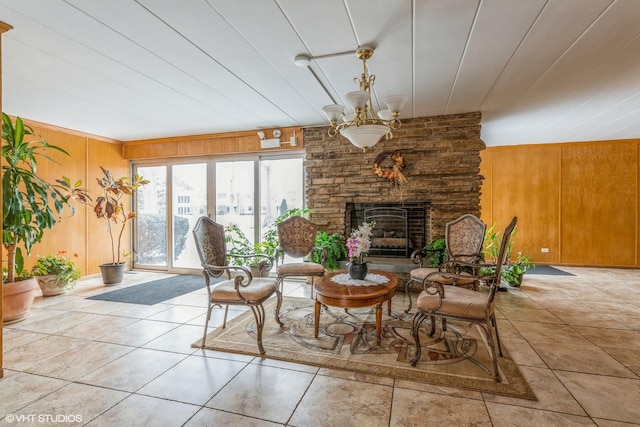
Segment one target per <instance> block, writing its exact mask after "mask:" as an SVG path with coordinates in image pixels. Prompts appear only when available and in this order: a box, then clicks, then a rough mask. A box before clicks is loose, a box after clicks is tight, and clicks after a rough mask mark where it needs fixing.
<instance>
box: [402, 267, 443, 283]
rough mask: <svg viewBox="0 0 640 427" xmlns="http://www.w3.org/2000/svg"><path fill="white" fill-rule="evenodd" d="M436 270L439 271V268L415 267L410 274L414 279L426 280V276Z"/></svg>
mask: <svg viewBox="0 0 640 427" xmlns="http://www.w3.org/2000/svg"><path fill="white" fill-rule="evenodd" d="M436 271H438V269H437V268H426V267H423V268H414V269H413V270H411V272H410V273H409V275H410V276H411V278H412V279H413V280H417V281H418V282H422V281H423V280H424V278H425V277H427V275H429V274H431V273H435V272H436Z"/></svg>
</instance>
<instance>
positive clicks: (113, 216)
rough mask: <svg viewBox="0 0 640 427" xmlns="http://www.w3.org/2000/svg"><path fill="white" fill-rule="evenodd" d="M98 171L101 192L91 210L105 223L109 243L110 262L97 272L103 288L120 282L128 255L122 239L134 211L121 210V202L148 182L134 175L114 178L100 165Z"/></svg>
mask: <svg viewBox="0 0 640 427" xmlns="http://www.w3.org/2000/svg"><path fill="white" fill-rule="evenodd" d="M100 169H101V170H102V174H103V176H102V177H100V178H96V180H97V181H98V186H99V187H100V188H101V189H102V192H101V193H100V195H99V196H98V197H97V198H96V201H95V204H94V205H93V211H94V212H95V214H96V217H97V218H98V219H101V220H104V221H105V223H106V226H107V232H108V233H109V240H110V242H111V262H107V263H103V264H100V272H101V273H102V282H103V283H104V284H105V285H116V284H119V283H122V278H123V275H124V267H125V261H124V260H125V259H126V258H127V257H128V256H129V252H128V251H126V250H124V249H123V248H122V236H123V235H124V230H125V227H126V225H127V223H128V222H130V221H133V220H134V219H135V218H136V214H135V213H134V212H132V211H127V210H125V208H124V203H123V200H122V199H123V198H124V197H130V196H131V195H132V194H133V193H135V192H136V191H137V190H138V188H140V187H141V186H143V185H147V184H148V183H149V181H148V180H146V179H144V178H143V177H141V176H140V175H138V174H135V175H134V176H133V178H129V177H126V176H124V177H121V178H116V177H114V176H113V174H112V173H111V172H110V171H108V170H107V169H105V168H103V167H102V166H100ZM114 229H115V230H114Z"/></svg>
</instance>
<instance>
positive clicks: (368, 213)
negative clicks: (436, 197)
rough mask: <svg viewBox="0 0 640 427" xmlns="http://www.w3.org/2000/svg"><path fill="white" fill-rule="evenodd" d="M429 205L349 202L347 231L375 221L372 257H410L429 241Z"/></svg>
mask: <svg viewBox="0 0 640 427" xmlns="http://www.w3.org/2000/svg"><path fill="white" fill-rule="evenodd" d="M429 206H430V205H429V204H428V203H403V204H381V203H348V204H347V221H346V222H347V224H346V226H347V232H346V234H347V235H348V234H349V233H350V232H351V230H352V229H355V228H357V227H358V226H359V225H360V224H362V223H363V222H371V221H374V222H375V223H376V226H375V227H374V229H373V235H372V239H371V249H370V251H369V254H370V255H374V256H392V257H407V258H408V257H409V256H410V255H411V252H413V250H415V249H418V248H422V247H424V245H425V244H426V242H427V238H428V236H427V235H426V234H427V232H426V228H427V227H426V220H427V217H428V214H427V213H428V209H429Z"/></svg>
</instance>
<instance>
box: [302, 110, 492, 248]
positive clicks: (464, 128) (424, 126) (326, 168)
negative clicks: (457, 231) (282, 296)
mask: <svg viewBox="0 0 640 427" xmlns="http://www.w3.org/2000/svg"><path fill="white" fill-rule="evenodd" d="M480 121H481V114H480V113H479V112H474V113H465V114H453V115H447V116H436V117H423V118H415V119H409V120H406V121H405V120H403V121H402V127H401V128H400V129H399V130H397V131H395V132H394V135H393V139H392V140H390V141H381V142H379V143H378V144H377V145H375V146H374V147H372V148H371V149H369V151H368V152H366V153H363V152H362V150H361V149H359V148H356V147H354V146H353V145H352V144H351V143H350V142H349V141H348V140H347V139H346V138H344V137H342V136H341V135H338V136H335V137H333V138H331V137H329V136H328V135H327V129H328V127H315V128H305V129H304V144H305V149H306V187H307V206H308V207H309V208H310V209H311V220H312V221H314V222H315V223H317V224H318V228H319V230H321V231H326V232H328V233H335V232H339V233H346V230H345V224H346V217H345V214H346V204H347V203H348V202H352V203H387V202H388V203H398V202H401V201H404V202H428V203H430V206H431V212H430V213H429V215H427V218H430V223H428V224H426V229H427V236H430V240H429V241H431V240H434V239H437V238H439V237H443V236H444V228H445V224H446V223H447V222H449V221H452V220H454V219H456V218H458V217H460V216H461V215H464V214H466V213H471V214H474V215H476V216H478V217H479V216H480V188H481V184H482V180H483V177H482V176H481V175H480V151H481V150H483V149H484V148H485V144H484V142H482V140H481V139H480V127H481V125H480ZM386 151H391V152H393V151H399V152H401V153H402V156H403V157H404V169H403V170H402V174H403V175H404V176H405V177H406V178H407V180H408V184H407V185H406V186H404V187H403V189H402V191H400V190H399V189H398V188H397V187H396V186H395V185H394V184H393V182H392V181H389V180H388V179H384V178H380V177H378V176H376V175H374V173H373V172H372V167H373V163H374V160H375V159H376V157H377V156H378V155H379V154H380V153H382V152H386Z"/></svg>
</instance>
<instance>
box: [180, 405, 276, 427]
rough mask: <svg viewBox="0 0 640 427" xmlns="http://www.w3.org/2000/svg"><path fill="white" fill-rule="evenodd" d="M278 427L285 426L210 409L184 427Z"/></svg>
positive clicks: (199, 412)
mask: <svg viewBox="0 0 640 427" xmlns="http://www.w3.org/2000/svg"><path fill="white" fill-rule="evenodd" d="M213 425H215V426H221V427H240V426H242V427H277V426H283V425H284V424H276V423H272V422H270V421H264V420H260V419H257V418H250V417H245V416H243V415H237V414H231V413H229V412H224V411H218V410H215V409H210V408H202V409H201V410H199V411H198V413H197V414H195V415H194V416H193V418H191V419H190V420H189V421H187V423H186V424H185V425H184V427H211V426H213Z"/></svg>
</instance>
